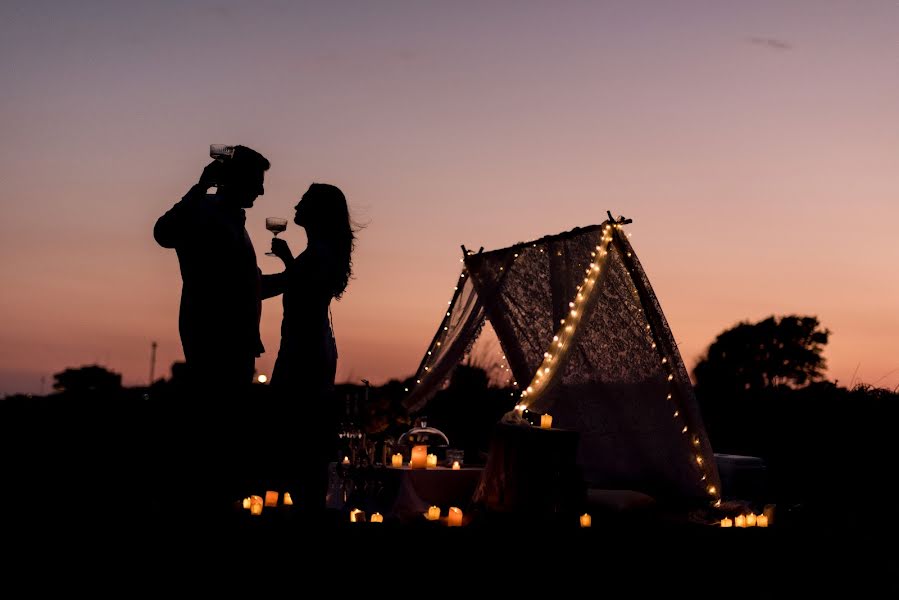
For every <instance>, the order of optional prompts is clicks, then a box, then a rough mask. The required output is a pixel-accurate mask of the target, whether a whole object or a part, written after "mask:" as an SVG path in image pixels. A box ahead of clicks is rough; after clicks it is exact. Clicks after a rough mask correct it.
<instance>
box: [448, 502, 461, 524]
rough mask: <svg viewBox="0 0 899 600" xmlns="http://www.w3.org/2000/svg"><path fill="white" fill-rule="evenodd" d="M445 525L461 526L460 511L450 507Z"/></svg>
mask: <svg viewBox="0 0 899 600" xmlns="http://www.w3.org/2000/svg"><path fill="white" fill-rule="evenodd" d="M446 524H447V525H449V526H450V527H461V526H462V511H461V510H459V509H458V508H456V507H455V506H450V509H449V516H448V517H447V521H446Z"/></svg>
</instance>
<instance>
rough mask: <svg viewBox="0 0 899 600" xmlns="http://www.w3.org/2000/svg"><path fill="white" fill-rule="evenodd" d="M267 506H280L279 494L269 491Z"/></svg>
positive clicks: (266, 499) (266, 500) (267, 492)
mask: <svg viewBox="0 0 899 600" xmlns="http://www.w3.org/2000/svg"><path fill="white" fill-rule="evenodd" d="M265 505H266V506H278V492H273V491H271V490H268V491H266V492H265Z"/></svg>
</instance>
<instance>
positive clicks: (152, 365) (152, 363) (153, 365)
mask: <svg viewBox="0 0 899 600" xmlns="http://www.w3.org/2000/svg"><path fill="white" fill-rule="evenodd" d="M155 373H156V342H152V343H151V344H150V384H149V385H153V375H154V374H155Z"/></svg>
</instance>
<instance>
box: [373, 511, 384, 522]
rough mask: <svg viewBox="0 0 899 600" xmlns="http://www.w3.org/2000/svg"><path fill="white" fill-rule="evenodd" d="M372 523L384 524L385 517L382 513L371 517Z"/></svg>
mask: <svg viewBox="0 0 899 600" xmlns="http://www.w3.org/2000/svg"><path fill="white" fill-rule="evenodd" d="M371 522H372V523H383V522H384V516H383V515H382V514H381V513H375V514H373V515H372V516H371Z"/></svg>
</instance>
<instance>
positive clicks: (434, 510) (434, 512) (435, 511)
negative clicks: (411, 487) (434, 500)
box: [426, 506, 440, 521]
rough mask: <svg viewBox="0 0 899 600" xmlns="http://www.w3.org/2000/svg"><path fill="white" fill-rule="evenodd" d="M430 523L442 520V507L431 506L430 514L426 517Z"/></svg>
mask: <svg viewBox="0 0 899 600" xmlns="http://www.w3.org/2000/svg"><path fill="white" fill-rule="evenodd" d="M426 516H427V519H428V521H436V520H438V519H439V518H440V507H439V506H431V507H430V508H428V514H427V515H426Z"/></svg>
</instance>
